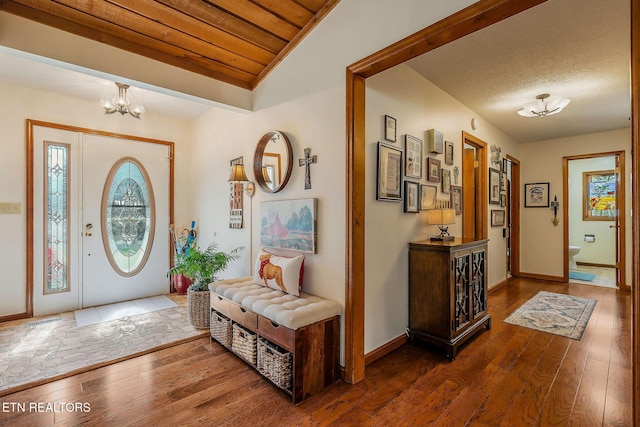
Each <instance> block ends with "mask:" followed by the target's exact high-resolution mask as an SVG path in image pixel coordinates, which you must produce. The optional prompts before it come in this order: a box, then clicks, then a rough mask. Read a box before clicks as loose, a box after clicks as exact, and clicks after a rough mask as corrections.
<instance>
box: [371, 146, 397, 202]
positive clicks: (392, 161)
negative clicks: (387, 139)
mask: <svg viewBox="0 0 640 427" xmlns="http://www.w3.org/2000/svg"><path fill="white" fill-rule="evenodd" d="M401 181H402V150H400V149H399V148H396V147H393V146H391V145H388V144H385V143H384V142H378V179H377V191H376V199H377V200H388V201H394V202H399V201H401V200H402V186H401V185H402V182H401Z"/></svg>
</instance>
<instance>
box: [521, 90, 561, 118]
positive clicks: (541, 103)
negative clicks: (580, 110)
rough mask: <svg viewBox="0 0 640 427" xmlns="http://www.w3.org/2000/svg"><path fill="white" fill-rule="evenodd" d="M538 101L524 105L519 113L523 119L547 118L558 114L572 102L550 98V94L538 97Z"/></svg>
mask: <svg viewBox="0 0 640 427" xmlns="http://www.w3.org/2000/svg"><path fill="white" fill-rule="evenodd" d="M536 100H537V101H533V102H529V103H527V104H524V105H523V107H522V110H520V111H518V114H520V115H521V116H523V117H546V116H551V115H553V114H558V113H559V112H560V111H562V109H563V108H564V107H566V106H567V105H569V102H571V100H570V99H568V98H550V97H549V94H548V93H543V94H540V95H538V96H536Z"/></svg>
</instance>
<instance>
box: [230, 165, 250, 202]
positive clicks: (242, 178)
mask: <svg viewBox="0 0 640 427" xmlns="http://www.w3.org/2000/svg"><path fill="white" fill-rule="evenodd" d="M228 181H229V182H233V183H235V182H237V183H242V184H244V185H243V187H244V191H245V193H246V194H247V196H249V197H251V196H253V193H254V192H255V186H254V185H253V182H251V181H249V179H248V178H247V173H246V172H245V170H244V161H243V159H242V157H238V158H237V159H233V160H231V175H230V176H229V179H228Z"/></svg>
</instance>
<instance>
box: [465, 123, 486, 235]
mask: <svg viewBox="0 0 640 427" xmlns="http://www.w3.org/2000/svg"><path fill="white" fill-rule="evenodd" d="M462 144H463V147H464V150H463V154H462V200H463V202H462V205H463V206H464V208H463V210H462V237H463V238H468V239H473V240H479V239H486V238H487V236H488V234H489V230H488V229H487V209H488V193H489V189H488V186H489V184H488V176H487V175H488V172H487V170H488V169H487V155H486V149H487V143H486V142H484V141H482V140H481V139H479V138H476V137H475V136H473V135H471V134H469V133H467V132H462Z"/></svg>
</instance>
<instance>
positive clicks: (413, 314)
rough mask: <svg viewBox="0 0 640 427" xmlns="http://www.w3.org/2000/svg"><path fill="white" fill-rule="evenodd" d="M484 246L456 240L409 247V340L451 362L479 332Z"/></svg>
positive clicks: (486, 320) (484, 322) (483, 321)
mask: <svg viewBox="0 0 640 427" xmlns="http://www.w3.org/2000/svg"><path fill="white" fill-rule="evenodd" d="M487 242H488V240H486V239H484V240H469V239H455V240H454V241H452V242H431V241H428V240H424V241H418V242H411V243H409V341H410V342H411V343H415V342H416V340H420V341H423V342H425V343H427V344H430V345H432V346H434V347H436V348H438V349H440V350H444V351H445V355H446V357H447V358H449V359H451V360H453V359H455V357H456V354H457V352H458V349H459V347H460V346H461V345H462V344H464V343H465V342H467V341H468V340H469V339H471V338H472V337H474V336H475V335H476V333H478V332H480V331H481V330H482V328H486V329H491V316H489V313H488V311H487V277H486V271H487Z"/></svg>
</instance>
